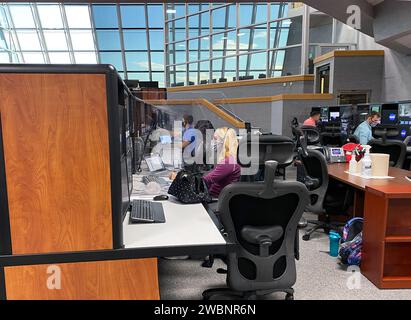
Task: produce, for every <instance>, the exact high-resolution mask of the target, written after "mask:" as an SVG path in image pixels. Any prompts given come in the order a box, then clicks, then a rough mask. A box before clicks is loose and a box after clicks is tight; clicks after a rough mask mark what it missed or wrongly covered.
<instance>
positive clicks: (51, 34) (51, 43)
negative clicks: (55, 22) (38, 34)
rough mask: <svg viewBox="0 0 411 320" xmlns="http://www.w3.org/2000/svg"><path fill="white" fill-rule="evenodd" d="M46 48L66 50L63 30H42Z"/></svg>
mask: <svg viewBox="0 0 411 320" xmlns="http://www.w3.org/2000/svg"><path fill="white" fill-rule="evenodd" d="M44 38H45V39H46V46H47V49H48V50H68V47H67V41H66V35H65V33H64V31H54V30H53V31H51V30H49V31H44Z"/></svg>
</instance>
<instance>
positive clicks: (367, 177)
mask: <svg viewBox="0 0 411 320" xmlns="http://www.w3.org/2000/svg"><path fill="white" fill-rule="evenodd" d="M344 172H345V173H348V174H350V175H352V176H356V177H360V178H362V179H394V177H391V176H364V175H362V174H361V173H351V172H349V171H344Z"/></svg>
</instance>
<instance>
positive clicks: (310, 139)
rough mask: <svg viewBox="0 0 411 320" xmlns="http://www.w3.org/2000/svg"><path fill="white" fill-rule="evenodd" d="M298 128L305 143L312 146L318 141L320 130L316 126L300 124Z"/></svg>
mask: <svg viewBox="0 0 411 320" xmlns="http://www.w3.org/2000/svg"><path fill="white" fill-rule="evenodd" d="M300 130H301V132H302V133H303V134H304V136H305V138H306V140H307V145H309V146H312V145H316V144H319V143H320V131H319V130H318V129H317V128H316V127H313V126H302V127H300Z"/></svg>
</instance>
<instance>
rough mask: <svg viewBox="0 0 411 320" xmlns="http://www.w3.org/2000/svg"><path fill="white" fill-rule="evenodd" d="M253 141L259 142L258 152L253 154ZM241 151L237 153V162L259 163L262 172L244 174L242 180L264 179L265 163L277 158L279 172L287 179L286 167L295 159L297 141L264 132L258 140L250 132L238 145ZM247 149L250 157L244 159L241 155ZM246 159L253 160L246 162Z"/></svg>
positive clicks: (242, 165) (244, 165)
mask: <svg viewBox="0 0 411 320" xmlns="http://www.w3.org/2000/svg"><path fill="white" fill-rule="evenodd" d="M253 143H257V144H258V154H251V150H252V145H253ZM238 150H239V152H238V153H237V163H238V164H239V165H240V166H241V167H243V168H248V167H250V165H251V164H250V163H258V164H259V166H260V172H259V174H258V175H257V177H256V176H242V177H241V181H249V182H252V181H255V180H263V178H264V165H265V162H266V161H269V160H275V161H277V163H278V166H277V173H279V174H280V175H281V176H282V177H283V179H284V180H285V174H286V171H285V170H286V167H288V166H289V165H291V164H292V163H293V161H294V155H295V142H294V141H293V140H292V139H291V138H289V137H286V136H280V135H274V134H263V135H260V136H259V139H258V141H254V140H252V139H251V136H250V134H249V135H248V136H247V138H246V139H242V140H241V141H240V144H239V146H238ZM243 150H247V155H248V156H249V158H248V159H243V158H242V157H241V156H242V155H243V154H242V151H243ZM244 160H246V161H251V162H247V163H245V162H244Z"/></svg>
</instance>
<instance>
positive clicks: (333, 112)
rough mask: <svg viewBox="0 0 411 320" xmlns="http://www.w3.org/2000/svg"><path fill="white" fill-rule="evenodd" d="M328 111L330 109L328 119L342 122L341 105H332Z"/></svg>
mask: <svg viewBox="0 0 411 320" xmlns="http://www.w3.org/2000/svg"><path fill="white" fill-rule="evenodd" d="M328 111H329V119H328V120H329V121H330V122H340V120H341V113H340V107H330V108H329V109H328Z"/></svg>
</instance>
